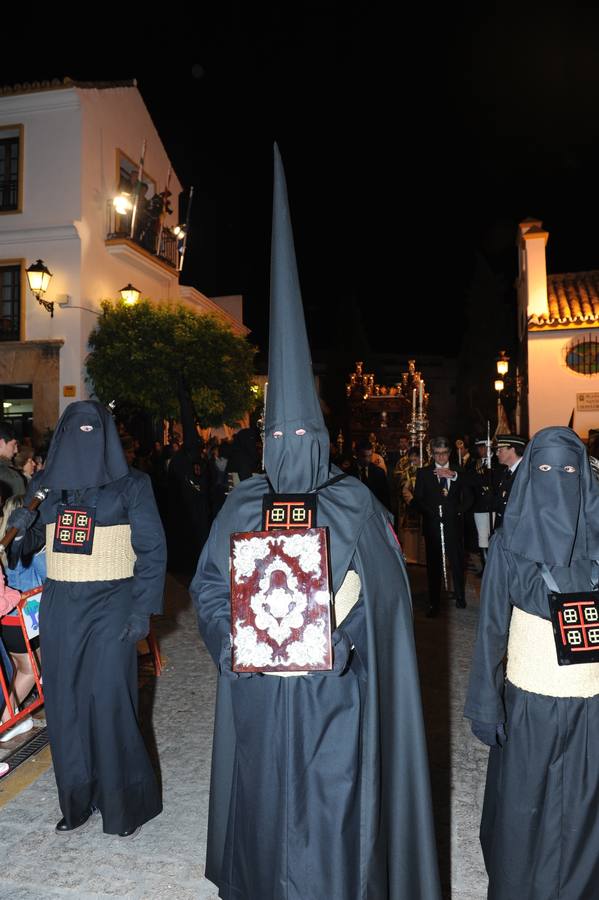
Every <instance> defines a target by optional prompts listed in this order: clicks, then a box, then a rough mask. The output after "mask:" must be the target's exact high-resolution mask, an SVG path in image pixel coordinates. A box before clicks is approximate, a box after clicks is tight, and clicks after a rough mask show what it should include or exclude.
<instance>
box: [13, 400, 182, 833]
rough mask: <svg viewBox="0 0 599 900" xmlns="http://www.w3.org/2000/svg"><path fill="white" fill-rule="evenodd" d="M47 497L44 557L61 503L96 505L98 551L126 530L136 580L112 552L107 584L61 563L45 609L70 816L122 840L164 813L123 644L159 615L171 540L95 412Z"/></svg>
mask: <svg viewBox="0 0 599 900" xmlns="http://www.w3.org/2000/svg"><path fill="white" fill-rule="evenodd" d="M40 487H47V488H49V489H50V492H49V494H48V497H47V499H46V500H44V502H43V503H42V505H41V506H40V509H39V519H38V522H37V523H36V524H35V525H34V528H36V529H37V530H38V531H39V530H40V529H42V528H43V529H44V530H45V528H46V525H48V526H51V527H49V528H48V529H47V531H46V536H47V542H46V552H47V554H48V552H49V551H50V548H51V546H52V537H53V534H54V527H53V523H54V522H55V521H56V513H57V508H58V504H59V503H60V502H61V501H62V499H63V497H65V496H66V499H67V500H68V502H69V503H74V504H83V505H90V506H93V505H94V504H95V505H96V528H95V536H94V546H96V547H98V545H99V541H100V538H101V535H100V538H98V534H99V532H101V530H102V529H106V528H108V527H110V526H125V531H126V526H129V527H130V547H131V548H132V550H133V553H134V554H135V561H134V563H133V567H132V568H133V572H132V575H131V574H129V575H128V577H123V576H124V575H125V572H126V570H127V564H125V565H123V566H122V571H120V572H119V571H117V569H118V568H119V567H120V563H119V559H118V558H115V557H118V552H119V551H115V556H114V557H113V558H112V559H111V561H110V565H112V566H116V567H117V569H113V571H112V572H111V574H113V575H114V574H116V575H118V577H115V578H110V577H106V578H105V577H104V576H102V575H100V577H98V578H97V579H96V578H95V579H94V580H73V579H76V578H77V577H81V573H80V570H77V574H74V572H75V569H74V568H73V569H72V571H70V570H71V568H72V567H76V566H80V565H81V558H82V557H81V555H78V554H62V553H61V554H56V556H60V560H59V561H58V565H59V566H61V573H62V576H63V577H62V578H60V579H57V578H53V577H51V576H50V577H48V580H47V581H46V583H45V585H44V591H43V595H42V603H41V607H40V645H41V651H42V659H43V676H44V697H45V707H46V718H47V724H48V734H49V737H50V746H51V750H52V761H53V763H54V772H55V776H56V783H57V786H58V796H59V802H60V807H61V809H62V813H63V816H64V818H65V819H66V822H67V825H69V826H71V827H72V826H74V825H76V824H77V822H78V821H80V820H81V819H82V818H84V817H85V815H86V814H87V812H88V811H89V809H90V807H91V806H95V807H97V808H98V809H99V810H100V812H101V814H102V819H103V827H104V831H105V832H107V833H110V834H118V833H120V832H124V831H130V830H132V829H134V828H136V827H137V826H138V825H141V824H142V823H143V822H145V821H147V820H148V819H151V818H152V817H153V816H156V815H158V813H159V812H160V811H161V809H162V803H161V798H160V792H159V789H158V784H157V782H156V777H155V775H154V771H153V769H152V766H151V764H150V760H149V757H148V754H147V751H146V748H145V746H144V742H143V739H142V736H141V733H140V729H139V724H138V721H137V652H136V644H135V643H134V642H133V643H131V642H129V641H127V640H120V639H119V638H120V636H121V635H122V632H123V630H124V628H125V626H126V625H127V623H128V622H129V621H130V620H131V617H132V616H133V617H139V618H141V619H142V620H143V617H144V616H149V615H150V614H151V613H157V612H160V611H161V609H162V599H163V588H164V576H165V567H166V548H165V541H164V533H163V530H162V525H161V522H160V517H159V515H158V510H157V508H156V504H155V502H154V495H153V493H152V487H151V483H150V479H149V477H148V476H147V475H145V474H143V473H141V472H138V471H136V470H135V469H130V468H129V467H128V466H127V463H126V460H125V457H124V455H123V451H122V448H121V445H120V441H119V437H118V434H117V431H116V427H115V425H114V422H113V420H112V417H111V416H110V414H109V412H108V411H107V410H106V409H105V408H104V407H103V406H101V404H99V403H95V402H92V401H82V402H76V403H72V404H70V405H69V406H68V407H67V409H66V410H65V412H64V413H63V415H62V417H61V418H60V420H59V422H58V425H57V426H56V431H55V433H54V436H53V439H52V443H51V445H50V449H49V452H48V461H47V465H46V468H45V469H44V470H43V471H42V472H40V473H39V474H38V475H36V476H35V478H34V479H33V481H32V485H31V488H30V493H33V492H34V491H35V490H36V489H37V488H40ZM107 533H108V532H105V534H107ZM113 533H114V532H113ZM127 558H128V559H131V555H130V549H129V551H128V553H127ZM48 564H49V575H50V572H51V564H50V560H49V561H48ZM84 565H85V563H84ZM129 567H131V566H130V564H129ZM95 574H96V573H95V572H94V575H95ZM83 577H85V576H83Z"/></svg>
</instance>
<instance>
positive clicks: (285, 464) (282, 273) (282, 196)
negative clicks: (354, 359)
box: [264, 146, 329, 493]
mask: <svg viewBox="0 0 599 900" xmlns="http://www.w3.org/2000/svg"><path fill="white" fill-rule="evenodd" d="M264 467H265V469H266V474H267V475H268V478H269V480H270V482H271V484H272V486H273V487H274V489H275V491H276V492H277V493H305V492H307V491H310V490H314V488H316V487H318V486H319V485H321V484H323V483H324V482H325V481H326V480H327V478H328V477H329V434H328V431H327V429H326V427H325V424H324V419H323V416H322V411H321V408H320V403H319V400H318V395H317V393H316V387H315V384H314V375H313V373H312V361H311V358H310V347H309V345H308V337H307V334H306V324H305V321H304V311H303V306H302V297H301V292H300V285H299V277H298V272H297V264H296V260H295V249H294V245H293V232H292V229H291V219H290V215H289V204H288V200H287V186H286V183H285V173H284V171H283V164H282V162H281V157H280V154H279V150H278V148H277V147H276V146H275V171H274V190H273V217H272V247H271V271H270V332H269V348H268V392H267V396H266V415H265V431H264Z"/></svg>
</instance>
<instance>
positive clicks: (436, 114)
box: [0, 2, 599, 351]
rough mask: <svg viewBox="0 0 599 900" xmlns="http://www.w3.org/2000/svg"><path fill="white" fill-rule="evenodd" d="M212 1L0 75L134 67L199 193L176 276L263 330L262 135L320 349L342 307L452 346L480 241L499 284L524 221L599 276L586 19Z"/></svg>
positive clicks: (267, 198) (413, 339) (429, 342)
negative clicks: (125, 46) (230, 299)
mask: <svg viewBox="0 0 599 900" xmlns="http://www.w3.org/2000/svg"><path fill="white" fill-rule="evenodd" d="M587 5H588V6H589V7H590V6H591V4H587ZM216 6H217V7H218V9H217V11H216V12H215V13H214V14H213V15H212V16H211V17H210V16H209V15H207V14H201V15H200V16H199V17H196V18H195V19H194V20H193V21H189V22H186V21H185V20H184V19H178V20H177V21H175V19H174V18H173V20H172V21H171V22H167V23H166V24H165V35H164V42H163V43H161V42H160V37H159V36H158V37H152V32H151V28H150V26H148V29H147V30H144V28H142V27H140V28H139V29H138V38H139V39H136V42H135V50H136V52H135V54H134V56H132V55H131V54H127V53H124V54H117V53H114V52H107V43H106V42H105V40H104V38H103V37H102V36H100V35H96V36H95V37H92V45H91V46H90V47H89V48H87V49H86V57H85V60H84V61H82V58H81V57H80V56H78V57H77V58H75V57H73V55H72V51H71V50H69V49H68V46H67V47H66V48H65V50H64V51H62V50H60V49H58V48H57V47H56V46H55V45H53V44H52V42H51V41H49V42H48V45H47V50H46V51H44V50H43V48H42V47H41V46H40V50H39V52H37V51H36V52H34V53H32V54H31V56H30V58H29V59H28V60H24V59H23V58H22V57H21V59H20V61H18V62H15V63H14V64H10V63H9V62H7V61H6V59H4V61H3V62H2V64H1V66H0V75H1V80H2V82H3V83H14V82H16V81H20V80H33V79H35V78H40V77H53V76H57V77H62V76H64V75H67V74H68V75H71V76H72V77H74V78H81V79H102V80H111V79H120V78H131V77H136V78H137V80H138V84H139V88H140V90H141V93H142V95H143V97H144V99H145V102H146V104H147V106H148V108H149V109H150V112H151V114H152V116H153V118H154V120H155V122H156V125H157V126H158V129H159V131H160V133H161V136H162V138H163V141H164V143H165V146H166V148H167V151H168V152H169V155H170V156H171V158H172V160H173V163H174V165H175V169H176V171H177V173H178V175H179V177H180V179H181V180H182V181H183V182H184V184H185V185H187V186H189V185H191V184H193V185H194V188H195V197H194V209H193V217H192V226H193V227H192V233H191V238H190V247H189V254H188V259H187V264H188V267H189V268H188V270H187V272H186V274H187V275H188V276H189V278H190V279H193V281H194V282H195V284H196V286H197V287H198V288H199V289H200V290H202V291H204V292H205V293H207V294H209V295H215V294H227V293H243V294H244V297H245V315H246V320H247V322H248V324H249V325H250V327H251V328H252V329H253V332H254V334H253V338H254V340H256V341H257V342H258V343H264V340H265V337H266V328H265V322H266V310H267V298H268V266H269V240H270V234H269V232H270V203H271V180H272V142H273V141H274V140H277V141H278V142H279V145H280V148H281V152H282V155H283V160H284V163H285V167H286V171H287V180H288V186H289V195H290V202H291V212H292V220H293V223H294V228H295V234H296V248H297V253H298V262H299V267H300V278H301V281H302V288H303V295H304V304H305V306H306V309H307V315H308V322H309V328H310V331H311V339H312V343H313V346H315V348H318V347H319V346H327V345H329V344H330V343H331V342H332V341H333V340H334V337H335V334H336V333H338V328H337V326H338V322H339V318H340V317H343V316H349V315H350V312H349V310H353V312H352V313H351V314H352V315H355V310H356V307H357V309H358V310H359V312H360V314H361V318H362V322H363V325H364V328H365V329H366V332H367V335H368V338H369V340H370V343H371V345H372V347H373V348H374V349H378V350H381V351H387V350H396V351H408V350H409V351H418V350H420V351H421V350H424V349H427V350H430V351H441V350H443V349H447V348H450V349H451V348H457V344H458V342H459V336H460V333H461V331H462V330H463V329H464V328H466V327H468V320H467V318H466V316H465V312H464V298H465V296H466V294H467V292H468V287H469V284H470V280H471V277H472V272H473V269H474V265H475V262H476V260H477V254H480V253H483V254H484V256H485V258H486V260H487V262H488V263H489V265H490V266H491V268H492V269H493V270H494V271H496V272H497V273H498V274H500V275H501V276H502V277H503V278H504V280H505V282H506V283H507V284H509V283H511V281H512V280H513V277H514V275H515V260H516V252H515V246H514V239H515V230H516V225H517V223H518V221H519V220H520V219H522V218H524V217H526V216H538V217H540V218H542V219H543V220H544V223H545V226H546V227H547V228H548V229H549V231H550V234H551V239H550V244H549V248H548V256H549V270H550V271H567V270H576V269H585V268H586V269H590V268H594V267H599V240H598V238H599V234H598V231H599V229H598V226H597V223H596V215H595V206H596V203H595V201H596V197H597V177H598V175H597V172H598V164H597V161H598V158H599V155H598V152H597V151H598V150H599V116H598V114H597V110H598V109H599V65H598V60H599V12H598V11H596V10H592V9H588V8H587V9H585V8H584V6H583V5H582V4H579V5H577V4H568V8H567V9H566V4H556V6H559V7H560V9H559V10H558V11H555V10H554V11H552V10H551V9H547V4H546V5H545V7H543V5H541V4H538V6H535V5H534V4H525V5H523V4H521V3H520V4H516V3H513V4H512V3H500V4H499V3H498V4H495V5H493V4H480V3H479V4H476V5H475V4H468V3H462V4H454V5H452V7H451V9H449V10H448V11H445V12H442V13H440V14H439V13H437V12H433V8H432V6H430V5H423V6H422V10H421V11H420V12H417V11H414V10H411V11H405V10H404V11H403V12H402V13H401V16H402V17H403V18H401V19H400V21H399V22H397V21H395V20H396V18H397V10H398V8H396V10H395V14H394V17H393V18H390V13H389V12H387V13H386V14H383V13H380V12H377V11H376V10H375V8H374V7H372V9H371V10H370V11H369V10H368V7H369V5H367V4H359V5H358V4H355V5H353V6H352V4H344V5H341V4H332V3H326V2H320V3H318V4H317V3H312V2H305V3H303V4H297V5H296V9H297V10H298V11H297V13H296V14H295V15H294V14H293V13H290V12H289V11H287V12H286V13H285V15H284V16H283V15H282V14H281V12H280V11H278V10H279V9H280V7H281V6H282V5H281V4H279V5H277V6H275V5H274V4H273V5H272V7H271V5H269V4H263V5H261V4H257V7H258V10H262V12H261V13H260V12H258V13H257V12H256V8H255V6H256V5H252V6H253V7H254V8H253V9H252V19H251V21H249V20H247V19H246V18H245V17H244V15H243V13H242V12H240V11H239V10H240V9H241V10H243V6H242V5H238V4H234V3H230V2H229V3H227V2H222V3H220V4H216ZM482 7H485V8H484V9H483V8H482ZM246 8H247V6H246ZM286 8H287V10H289V5H286ZM173 16H175V13H173ZM132 21H133V20H132V19H131V20H130V22H129V26H131V23H132ZM154 26H155V27H158V22H157V20H155V21H154V23H153V26H152V27H154ZM94 40H95V42H96V43H95V44H94V43H93V41H94ZM94 47H95V48H96V49H94Z"/></svg>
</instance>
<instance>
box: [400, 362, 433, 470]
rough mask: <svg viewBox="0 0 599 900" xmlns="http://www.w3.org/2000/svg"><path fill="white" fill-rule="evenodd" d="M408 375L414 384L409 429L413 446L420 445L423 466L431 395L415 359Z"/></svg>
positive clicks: (420, 462)
mask: <svg viewBox="0 0 599 900" xmlns="http://www.w3.org/2000/svg"><path fill="white" fill-rule="evenodd" d="M406 375H408V379H407V381H408V383H410V384H411V386H412V398H411V399H412V418H411V419H410V421H409V422H408V427H407V431H408V434H409V435H410V444H411V445H412V446H413V447H418V450H419V455H420V460H419V466H420V468H422V466H423V465H424V456H425V453H424V446H425V443H426V439H427V435H428V424H429V423H428V416H427V412H428V400H429V395H428V394H427V393H426V391H425V389H424V381H423V380H422V378H421V376H420V372H416V370H415V361H414V360H413V359H411V360H410V372H408V373H405V372H404V377H405V376H406ZM410 376H411V377H410Z"/></svg>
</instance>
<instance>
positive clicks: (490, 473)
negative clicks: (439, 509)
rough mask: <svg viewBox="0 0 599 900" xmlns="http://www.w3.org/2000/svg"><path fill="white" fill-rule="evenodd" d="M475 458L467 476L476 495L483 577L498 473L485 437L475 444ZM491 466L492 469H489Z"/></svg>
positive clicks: (491, 529) (475, 506) (475, 522)
mask: <svg viewBox="0 0 599 900" xmlns="http://www.w3.org/2000/svg"><path fill="white" fill-rule="evenodd" d="M474 446H475V456H474V458H473V459H470V460H469V461H468V465H467V466H466V474H467V476H468V479H469V481H470V486H471V488H472V490H473V493H474V506H473V512H474V525H475V527H476V534H477V543H478V553H479V556H480V564H481V571H480V575H482V573H483V571H484V568H485V563H486V561H487V550H488V548H489V538H490V537H491V532H492V531H493V521H494V518H495V516H494V513H493V507H494V492H493V486H494V481H493V479H494V477H495V475H496V472H497V468H498V463H497V458H496V457H495V456H494V455H493V452H492V450H491V447H490V442H489V443H488V442H487V440H486V439H485V438H483V437H481V438H478V440H476V441H475V442H474ZM489 465H490V468H489Z"/></svg>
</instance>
